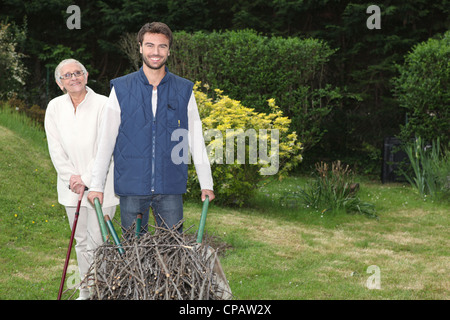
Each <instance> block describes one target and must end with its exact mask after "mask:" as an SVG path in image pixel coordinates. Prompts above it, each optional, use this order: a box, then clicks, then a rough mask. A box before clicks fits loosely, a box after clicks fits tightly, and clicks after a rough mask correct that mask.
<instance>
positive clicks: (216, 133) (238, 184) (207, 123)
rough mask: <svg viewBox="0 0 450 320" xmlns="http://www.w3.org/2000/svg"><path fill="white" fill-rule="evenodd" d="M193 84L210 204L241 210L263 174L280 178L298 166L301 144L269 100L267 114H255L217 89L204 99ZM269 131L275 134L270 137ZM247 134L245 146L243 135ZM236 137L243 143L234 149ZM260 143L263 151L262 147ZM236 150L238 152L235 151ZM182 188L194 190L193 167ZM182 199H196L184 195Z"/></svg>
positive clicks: (280, 112)
mask: <svg viewBox="0 0 450 320" xmlns="http://www.w3.org/2000/svg"><path fill="white" fill-rule="evenodd" d="M199 86H200V83H199V82H197V84H196V86H195V87H194V93H195V98H196V100H197V104H198V108H199V112H200V116H201V118H202V124H203V130H204V131H205V133H206V137H205V141H206V143H207V150H208V153H209V154H208V156H209V159H210V162H211V170H212V175H213V179H214V189H215V190H214V191H215V194H216V200H214V201H215V202H217V203H219V204H225V205H232V206H243V205H244V204H245V202H246V200H248V199H249V198H250V197H252V195H253V194H254V193H255V192H256V190H257V185H258V183H259V182H260V181H261V180H262V179H264V177H265V176H266V177H267V176H273V175H276V176H278V177H279V178H280V179H281V178H283V177H284V176H286V174H287V173H288V172H289V170H291V169H292V168H293V167H294V166H295V165H296V164H297V163H300V162H301V160H302V156H301V154H300V151H301V149H302V143H301V142H299V141H298V140H297V134H296V133H295V132H289V127H290V124H291V120H290V119H289V118H288V117H285V116H283V113H282V111H281V110H280V109H279V108H278V107H277V106H276V105H275V101H274V99H270V100H269V101H268V104H269V107H270V108H271V110H272V112H271V113H259V112H256V111H255V110H254V109H253V108H248V107H245V106H243V105H242V104H241V102H240V101H237V100H233V99H231V98H229V97H228V96H226V95H224V94H223V92H222V91H221V90H219V89H216V90H215V95H216V98H215V99H214V100H213V99H212V98H208V96H207V94H206V93H205V92H202V91H201V88H200V87H199ZM274 131H276V132H277V133H278V136H274V135H272V132H274ZM249 132H250V134H249V135H248V139H249V142H248V143H247V142H246V141H245V137H244V135H247V134H248V133H249ZM252 133H254V135H252ZM239 135H240V137H238V136H239ZM212 137H214V139H212ZM242 137H244V140H241V142H242V144H241V146H239V144H240V142H239V139H240V138H242ZM252 139H253V141H251V140H252ZM210 140H211V141H210ZM230 141H231V143H230ZM208 142H209V143H208ZM262 143H263V144H262ZM264 145H265V146H267V149H264V148H263V146H264ZM269 145H270V148H269V147H268V146H269ZM242 146H244V149H240V148H241V147H242ZM269 150H270V152H268V151H269ZM257 155H259V157H258V156H257ZM274 168H275V169H274ZM188 189H190V190H199V186H198V180H197V175H196V174H195V169H194V167H193V166H190V169H189V178H188ZM188 196H192V197H196V196H197V195H195V194H193V192H188Z"/></svg>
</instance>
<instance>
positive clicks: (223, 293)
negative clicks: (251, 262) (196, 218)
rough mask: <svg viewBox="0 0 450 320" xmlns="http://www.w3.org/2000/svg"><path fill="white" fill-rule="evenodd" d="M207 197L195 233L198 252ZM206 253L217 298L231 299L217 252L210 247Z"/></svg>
mask: <svg viewBox="0 0 450 320" xmlns="http://www.w3.org/2000/svg"><path fill="white" fill-rule="evenodd" d="M208 205H209V197H208V196H206V199H205V201H204V202H203V208H202V215H201V216H200V223H199V227H198V233H197V248H196V250H197V251H199V249H200V247H201V246H203V233H204V231H205V224H206V216H207V213H208ZM206 249H207V252H206V261H208V262H209V263H210V268H211V269H212V270H213V277H215V280H216V283H217V285H218V289H217V292H216V294H217V296H218V297H220V298H221V299H222V300H230V299H232V297H233V296H232V294H231V288H230V285H229V284H228V281H227V278H226V276H225V272H224V271H223V268H222V265H221V263H220V260H219V258H218V256H217V252H216V251H215V250H214V249H213V248H212V247H210V246H208V247H207V248H206Z"/></svg>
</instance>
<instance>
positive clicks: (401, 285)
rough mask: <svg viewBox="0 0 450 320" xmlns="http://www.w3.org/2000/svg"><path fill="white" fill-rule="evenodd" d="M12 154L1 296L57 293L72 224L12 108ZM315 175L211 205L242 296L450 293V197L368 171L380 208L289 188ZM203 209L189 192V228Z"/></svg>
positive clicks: (3, 217) (0, 240)
mask: <svg viewBox="0 0 450 320" xmlns="http://www.w3.org/2000/svg"><path fill="white" fill-rule="evenodd" d="M12 118H14V119H13V120H11V119H12ZM0 154H1V158H0V204H1V205H0V299H3V300H8V299H19V300H21V299H56V297H57V294H58V289H59V282H60V279H61V272H62V268H63V264H64V259H65V255H66V251H67V245H68V242H69V238H70V230H69V225H68V222H67V218H66V216H65V211H64V208H63V207H62V206H61V205H59V204H58V203H57V195H56V173H55V171H54V169H53V166H52V164H51V161H50V158H49V156H48V152H47V149H46V142H45V134H44V133H43V131H42V130H39V129H36V128H34V127H33V126H31V125H30V123H28V122H26V121H25V120H23V119H21V118H20V117H12V115H11V114H9V113H8V112H5V111H1V109H0ZM306 181H307V179H306V178H305V177H290V178H288V179H286V180H284V181H282V182H278V181H270V182H269V183H268V184H266V185H263V186H262V187H261V188H260V189H259V190H258V194H257V196H256V197H255V198H254V199H249V201H248V207H246V208H240V209H237V208H235V209H231V208H222V207H218V206H215V205H214V203H212V204H211V205H210V208H209V211H208V219H207V222H206V230H207V233H208V235H209V236H214V239H215V240H214V244H215V245H216V246H217V247H218V248H224V249H223V250H222V252H223V254H222V255H221V263H222V266H223V268H224V270H225V273H226V276H227V279H228V280H229V282H230V286H231V288H232V290H233V294H234V295H235V297H236V299H274V300H278V299H307V300H317V299H393V300H399V299H407V300H419V299H437V300H447V299H449V298H450V293H449V290H448V288H450V281H449V277H448V270H449V267H450V250H449V248H450V232H449V225H450V217H449V212H448V207H447V206H446V205H445V204H442V203H434V202H433V201H431V200H430V199H426V200H423V199H422V198H420V197H419V196H418V195H417V193H416V192H415V191H414V190H413V189H411V188H410V187H408V186H404V185H402V184H388V185H382V184H380V183H378V182H373V181H370V180H368V179H367V178H360V181H359V182H360V184H361V190H360V193H359V194H360V196H361V198H362V199H363V200H365V201H368V202H371V203H373V204H375V206H376V209H377V215H378V219H374V218H368V217H366V216H363V215H359V214H346V213H343V212H330V211H326V212H325V213H322V211H323V210H322V209H321V208H318V209H310V208H304V207H303V206H301V205H300V204H299V203H297V202H296V201H295V199H294V201H291V202H286V201H284V200H283V199H285V198H286V195H289V194H292V193H293V192H295V191H296V190H298V188H299V186H302V185H304V184H305V183H306ZM323 209H326V208H323ZM200 213H201V204H200V201H199V202H198V203H194V202H187V203H185V217H186V223H185V226H186V227H189V226H191V225H194V228H192V229H191V230H190V231H189V232H195V230H196V228H197V226H198V221H199V218H200ZM72 252H73V255H72V260H71V266H74V265H75V263H76V262H75V259H74V257H75V253H74V250H72ZM371 266H375V267H371ZM370 270H376V272H375V273H372V271H371V273H368V271H370ZM71 275H72V274H70V273H69V274H68V278H69V280H70V277H71ZM374 277H377V279H379V282H377V284H379V289H371V288H369V287H368V285H367V282H368V280H369V282H370V280H371V279H373V278H374ZM370 283H374V282H370Z"/></svg>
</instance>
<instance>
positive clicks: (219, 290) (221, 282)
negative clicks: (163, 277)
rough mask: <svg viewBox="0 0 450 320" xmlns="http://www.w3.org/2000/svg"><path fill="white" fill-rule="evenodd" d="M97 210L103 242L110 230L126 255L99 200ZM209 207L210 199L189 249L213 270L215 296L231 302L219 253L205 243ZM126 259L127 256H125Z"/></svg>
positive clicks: (96, 201)
mask: <svg viewBox="0 0 450 320" xmlns="http://www.w3.org/2000/svg"><path fill="white" fill-rule="evenodd" d="M94 204H95V209H96V212H97V218H98V220H99V224H100V230H101V233H102V236H103V240H104V241H105V242H106V241H108V240H109V236H108V230H109V233H110V234H111V236H112V238H113V241H114V244H115V245H116V247H117V250H118V251H119V253H120V254H121V255H123V254H124V253H125V251H124V249H123V247H122V245H121V243H120V240H119V238H118V236H117V233H116V232H115V230H114V226H113V225H112V222H111V220H110V219H109V217H108V216H107V215H106V216H103V213H102V209H101V205H100V203H99V201H98V199H94ZM208 205H209V197H206V199H205V201H204V203H203V209H202V214H201V217H200V223H199V229H198V233H197V239H196V245H195V246H190V247H189V248H190V249H191V250H193V251H194V253H195V254H198V257H202V260H203V261H205V263H207V265H208V267H209V270H211V271H212V272H211V276H212V279H213V282H214V283H216V289H215V295H216V296H217V297H218V298H220V299H223V300H229V299H231V298H232V294H231V288H230V286H229V284H228V281H227V279H226V276H225V273H224V271H223V269H222V265H221V264H220V261H219V258H218V257H217V252H216V251H215V250H214V249H213V248H212V247H210V246H207V245H206V244H204V243H203V234H204V230H205V224H206V216H207V211H208ZM141 219H142V216H141V215H138V216H137V220H136V230H135V236H136V238H139V237H140V231H141V222H142V221H141ZM124 257H125V255H124Z"/></svg>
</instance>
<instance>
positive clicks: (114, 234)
mask: <svg viewBox="0 0 450 320" xmlns="http://www.w3.org/2000/svg"><path fill="white" fill-rule="evenodd" d="M105 221H106V225H107V226H108V229H109V233H110V234H111V236H112V238H113V241H114V244H115V245H116V246H117V250H119V253H120V254H124V253H125V251H124V250H123V248H122V244H121V243H120V240H119V236H118V235H117V232H116V229H114V225H113V224H112V221H111V219H110V218H109V216H108V215H106V216H105Z"/></svg>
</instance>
